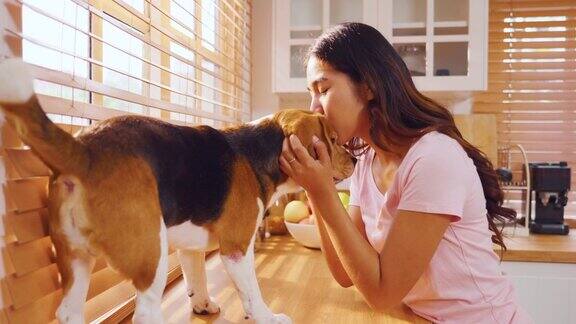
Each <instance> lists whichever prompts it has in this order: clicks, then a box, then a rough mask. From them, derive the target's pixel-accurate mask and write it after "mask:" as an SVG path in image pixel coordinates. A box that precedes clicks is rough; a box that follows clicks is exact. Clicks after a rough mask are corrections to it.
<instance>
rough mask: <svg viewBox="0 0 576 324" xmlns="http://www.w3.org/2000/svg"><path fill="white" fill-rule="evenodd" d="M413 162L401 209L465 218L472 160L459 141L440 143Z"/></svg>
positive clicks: (404, 177)
mask: <svg viewBox="0 0 576 324" xmlns="http://www.w3.org/2000/svg"><path fill="white" fill-rule="evenodd" d="M437 144H438V147H434V149H433V150H432V149H430V150H426V151H427V152H422V154H419V156H417V157H415V158H414V160H413V161H411V162H412V163H411V166H410V167H408V168H407V170H408V171H407V173H406V174H405V175H404V176H403V179H404V181H402V183H403V187H402V189H401V195H400V201H399V204H398V209H402V210H409V211H416V212H424V213H433V214H445V215H452V216H455V218H453V221H458V220H460V219H461V218H462V214H463V212H464V206H465V203H466V197H467V187H468V186H469V185H468V184H469V182H470V179H471V178H472V177H471V174H470V173H471V172H476V168H475V167H474V165H473V164H472V161H471V160H470V159H469V158H468V157H467V155H466V153H465V152H464V150H463V149H462V148H461V147H459V146H457V145H458V144H457V143H449V142H440V143H438V142H437Z"/></svg>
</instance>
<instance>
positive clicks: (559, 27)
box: [474, 0, 576, 217]
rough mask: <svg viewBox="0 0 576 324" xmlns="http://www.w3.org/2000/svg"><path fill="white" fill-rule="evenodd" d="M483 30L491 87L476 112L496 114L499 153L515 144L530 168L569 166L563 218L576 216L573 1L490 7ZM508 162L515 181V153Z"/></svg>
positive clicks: (507, 0)
mask: <svg viewBox="0 0 576 324" xmlns="http://www.w3.org/2000/svg"><path fill="white" fill-rule="evenodd" d="M489 29H490V31H489V73H488V82H489V86H488V91H487V92H484V93H482V94H478V95H476V97H475V105H474V111H475V112H477V113H495V114H497V116H498V141H499V145H500V146H506V145H509V144H511V143H517V144H521V145H522V146H523V147H524V148H525V149H526V151H527V156H528V159H529V160H530V161H531V162H547V161H556V162H557V161H567V162H568V163H569V165H570V166H571V167H572V185H571V187H572V191H571V193H570V195H569V205H568V206H567V208H566V214H567V216H569V217H576V193H575V192H576V191H575V190H576V2H574V1H573V0H546V1H537V0H491V1H490V22H489ZM512 161H513V164H512V166H513V170H514V171H515V176H521V170H522V169H521V163H522V157H521V155H520V154H519V152H518V153H514V154H512ZM509 197H510V198H512V199H514V198H518V197H519V193H518V192H510V193H509Z"/></svg>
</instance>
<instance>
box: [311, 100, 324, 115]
mask: <svg viewBox="0 0 576 324" xmlns="http://www.w3.org/2000/svg"><path fill="white" fill-rule="evenodd" d="M310 111H312V112H315V113H320V114H324V109H323V108H322V105H321V104H320V102H319V101H318V99H317V98H316V97H314V98H312V101H311V102H310Z"/></svg>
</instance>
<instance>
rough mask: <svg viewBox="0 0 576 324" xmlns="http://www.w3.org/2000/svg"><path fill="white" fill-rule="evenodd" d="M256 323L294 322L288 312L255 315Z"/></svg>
mask: <svg viewBox="0 0 576 324" xmlns="http://www.w3.org/2000/svg"><path fill="white" fill-rule="evenodd" d="M254 322H255V323H256V324H265V323H266V324H270V323H272V324H292V319H290V317H288V315H286V314H270V315H269V316H263V317H254Z"/></svg>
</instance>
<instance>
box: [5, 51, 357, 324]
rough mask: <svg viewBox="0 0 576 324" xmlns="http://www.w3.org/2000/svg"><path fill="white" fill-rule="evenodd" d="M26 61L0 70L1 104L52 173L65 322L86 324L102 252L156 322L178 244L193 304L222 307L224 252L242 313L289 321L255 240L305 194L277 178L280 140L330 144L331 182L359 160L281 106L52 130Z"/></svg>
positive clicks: (317, 122) (325, 131) (205, 310)
mask: <svg viewBox="0 0 576 324" xmlns="http://www.w3.org/2000/svg"><path fill="white" fill-rule="evenodd" d="M32 80H33V79H32V77H31V74H30V72H29V71H28V68H27V66H26V64H25V63H23V62H22V61H20V60H7V61H5V62H3V63H1V64H0V106H1V107H2V110H3V111H4V113H5V118H6V120H7V121H8V123H9V124H11V125H12V126H13V127H14V128H15V129H16V130H17V132H18V134H19V136H20V137H21V139H22V141H23V142H24V143H26V144H27V145H29V146H30V147H31V149H32V150H33V151H34V152H35V154H36V155H38V157H39V158H40V159H42V161H44V162H45V163H46V165H48V166H49V167H50V169H51V170H52V172H53V175H52V177H51V181H50V188H49V227H50V235H51V238H52V242H53V243H54V246H55V248H56V253H57V264H58V269H59V270H60V273H61V276H62V285H63V290H64V297H63V300H62V302H61V304H60V306H59V307H58V310H57V312H56V316H57V318H58V319H59V320H60V322H61V323H84V314H83V306H84V303H85V299H86V294H87V291H88V285H89V279H90V273H91V270H92V267H93V266H94V259H95V257H97V256H104V257H105V259H106V261H107V262H108V264H109V265H110V266H111V267H113V268H114V269H115V270H117V271H118V272H119V273H121V274H122V275H123V276H124V277H125V278H127V279H130V280H131V281H132V283H133V285H134V286H135V288H136V290H137V298H136V309H135V312H134V317H133V320H134V322H136V323H161V322H162V321H163V320H162V313H161V308H160V303H161V299H162V293H163V291H164V286H165V284H166V276H167V267H168V265H167V260H168V247H169V246H172V247H174V248H175V249H177V253H178V257H179V260H180V263H181V265H182V272H183V275H184V280H185V282H186V285H187V289H188V294H189V296H190V302H191V306H192V309H193V311H194V312H195V313H197V314H211V313H217V312H219V310H220V309H219V307H218V305H217V304H216V303H214V301H213V300H212V299H211V298H210V296H209V295H208V290H207V286H206V271H205V264H204V262H205V252H206V251H210V250H214V249H216V248H219V249H220V255H221V259H222V263H223V264H224V266H225V268H226V270H227V272H228V274H229V276H230V277H231V279H232V281H233V282H234V284H235V286H236V288H237V290H238V292H239V295H240V298H241V299H242V304H243V306H244V310H245V312H246V315H247V316H249V317H251V318H253V319H254V320H255V321H256V323H290V322H291V320H290V318H289V317H287V316H286V315H284V314H273V313H272V312H271V311H270V309H269V308H268V306H267V305H266V304H265V302H264V301H263V299H262V296H261V294H260V289H259V287H258V282H257V280H256V274H255V269H254V249H253V245H254V238H255V233H256V229H257V228H258V226H259V224H260V222H261V221H262V217H263V215H264V212H265V210H266V208H268V207H269V206H270V205H271V204H272V203H273V202H274V201H275V200H276V199H277V198H278V197H279V196H280V195H283V194H285V193H288V192H295V191H297V190H299V189H300V188H298V186H297V185H296V184H295V183H294V182H293V181H292V180H291V179H289V178H288V177H287V176H286V175H285V174H283V173H282V172H281V171H280V168H279V163H278V157H279V156H280V152H281V150H282V142H283V140H284V138H285V137H286V136H288V135H290V134H296V135H297V136H298V137H299V138H300V140H301V141H302V143H303V144H304V145H305V146H308V147H309V148H310V150H312V145H311V143H312V136H313V135H316V136H317V137H318V138H320V139H321V140H323V141H324V142H325V143H326V144H327V146H328V149H329V152H330V156H331V159H332V164H333V167H334V170H335V171H334V172H335V174H334V177H335V178H336V179H344V178H347V177H349V176H350V175H351V173H352V171H353V168H354V164H353V159H352V157H351V156H350V155H349V154H348V153H347V152H346V150H345V149H344V148H343V147H341V146H339V145H337V144H336V133H335V132H334V130H333V129H332V128H331V127H330V126H329V124H328V123H327V122H326V119H325V118H324V117H323V116H321V115H318V114H312V113H310V112H306V111H301V110H284V111H280V112H278V113H276V114H275V115H272V116H270V117H267V118H263V119H260V120H258V121H256V122H252V123H249V124H245V125H241V126H236V127H232V128H227V129H223V130H217V129H214V128H211V127H208V126H198V127H184V126H177V125H172V124H170V123H166V122H163V121H160V120H157V119H153V118H148V117H143V116H121V117H117V118H112V119H108V120H105V121H102V122H100V123H97V124H96V125H94V126H91V127H90V128H88V129H87V130H84V131H83V132H81V133H80V134H78V135H76V136H72V135H70V134H68V133H67V132H65V131H63V130H62V129H60V128H59V127H57V126H56V125H55V124H54V123H52V122H51V121H50V120H49V119H48V117H47V116H46V114H45V113H44V111H43V110H42V108H41V106H40V103H39V101H38V99H37V97H36V96H35V95H34V91H33V83H32Z"/></svg>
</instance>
